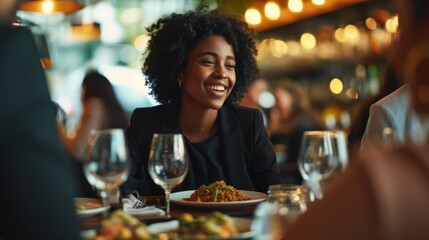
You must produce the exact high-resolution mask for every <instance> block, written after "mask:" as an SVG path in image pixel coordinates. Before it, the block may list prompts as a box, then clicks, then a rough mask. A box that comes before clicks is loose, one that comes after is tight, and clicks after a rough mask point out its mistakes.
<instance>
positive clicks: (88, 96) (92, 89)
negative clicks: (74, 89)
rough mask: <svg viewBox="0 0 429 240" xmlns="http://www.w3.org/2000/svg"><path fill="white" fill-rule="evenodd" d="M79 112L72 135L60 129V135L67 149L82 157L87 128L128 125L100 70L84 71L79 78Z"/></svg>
mask: <svg viewBox="0 0 429 240" xmlns="http://www.w3.org/2000/svg"><path fill="white" fill-rule="evenodd" d="M82 109H83V110H82V115H81V118H80V121H79V125H78V127H77V129H76V131H75V132H74V134H72V135H68V134H67V133H66V130H65V129H64V128H60V130H61V133H62V134H61V137H62V140H63V142H64V144H65V146H66V148H67V149H68V150H69V152H70V153H71V154H72V155H73V156H74V157H75V158H76V159H82V158H83V156H84V153H85V149H86V146H87V142H88V139H89V137H90V134H91V131H93V130H100V129H108V128H122V129H125V128H127V127H128V125H129V121H128V117H127V115H126V113H125V111H124V110H123V108H122V106H121V104H120V103H119V101H118V99H117V98H116V95H115V92H114V90H113V86H112V84H111V83H110V81H109V79H107V78H106V77H105V76H104V75H102V74H101V73H99V72H97V71H94V70H91V71H88V72H87V73H86V75H85V77H84V79H83V81H82Z"/></svg>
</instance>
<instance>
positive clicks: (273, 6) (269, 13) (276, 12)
mask: <svg viewBox="0 0 429 240" xmlns="http://www.w3.org/2000/svg"><path fill="white" fill-rule="evenodd" d="M264 12H265V16H266V17H267V18H268V19H270V20H277V19H279V18H280V7H279V5H278V4H277V3H276V2H267V3H266V4H265V8H264Z"/></svg>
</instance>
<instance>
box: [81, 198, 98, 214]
mask: <svg viewBox="0 0 429 240" xmlns="http://www.w3.org/2000/svg"><path fill="white" fill-rule="evenodd" d="M74 206H75V209H76V211H84V210H88V209H94V208H101V207H102V206H101V202H100V200H98V199H95V198H94V199H93V198H75V201H74Z"/></svg>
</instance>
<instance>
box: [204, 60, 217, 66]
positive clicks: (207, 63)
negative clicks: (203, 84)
mask: <svg viewBox="0 0 429 240" xmlns="http://www.w3.org/2000/svg"><path fill="white" fill-rule="evenodd" d="M202 63H203V64H205V65H213V64H214V61H212V60H204V61H202Z"/></svg>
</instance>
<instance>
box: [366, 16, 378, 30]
mask: <svg viewBox="0 0 429 240" xmlns="http://www.w3.org/2000/svg"><path fill="white" fill-rule="evenodd" d="M365 26H366V27H367V28H368V29H369V30H375V29H376V28H377V21H375V19H374V18H371V17H369V18H367V19H366V20H365Z"/></svg>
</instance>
